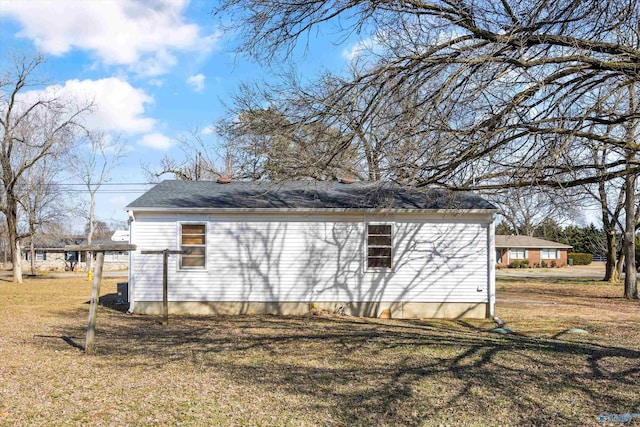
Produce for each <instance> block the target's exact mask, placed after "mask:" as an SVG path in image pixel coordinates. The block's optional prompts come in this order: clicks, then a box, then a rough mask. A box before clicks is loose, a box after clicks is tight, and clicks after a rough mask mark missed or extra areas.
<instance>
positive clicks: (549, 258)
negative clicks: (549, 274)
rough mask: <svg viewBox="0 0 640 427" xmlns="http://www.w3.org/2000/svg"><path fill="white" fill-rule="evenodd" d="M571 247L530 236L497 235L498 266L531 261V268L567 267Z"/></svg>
mask: <svg viewBox="0 0 640 427" xmlns="http://www.w3.org/2000/svg"><path fill="white" fill-rule="evenodd" d="M569 249H571V246H569V245H564V244H562V243H558V242H552V241H550V240H544V239H538V238H536V237H529V236H504V235H496V265H497V266H498V267H508V266H509V264H510V263H511V262H513V261H521V260H525V259H526V260H529V265H530V266H542V263H544V264H546V265H547V266H552V264H553V263H555V265H556V266H558V267H564V266H566V265H567V252H568V250H569Z"/></svg>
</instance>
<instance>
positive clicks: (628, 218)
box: [623, 153, 638, 299]
mask: <svg viewBox="0 0 640 427" xmlns="http://www.w3.org/2000/svg"><path fill="white" fill-rule="evenodd" d="M632 158H633V154H632V153H628V154H627V167H630V166H629V164H630V161H631V160H632ZM625 180H626V183H625V187H626V188H625V200H624V208H625V230H624V245H623V252H624V256H625V263H624V265H625V275H624V297H625V298H627V299H638V281H637V275H638V272H637V270H636V239H635V237H636V236H635V234H636V221H635V201H636V199H635V196H636V195H635V189H636V176H635V175H634V174H633V173H628V174H627V175H626V177H625Z"/></svg>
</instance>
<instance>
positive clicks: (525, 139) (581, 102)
mask: <svg viewBox="0 0 640 427" xmlns="http://www.w3.org/2000/svg"><path fill="white" fill-rule="evenodd" d="M218 13H231V14H233V16H234V18H236V21H235V22H237V23H238V25H239V26H242V28H243V32H242V33H241V34H242V36H243V37H244V39H243V44H242V45H241V47H240V49H241V50H245V51H248V52H250V53H251V54H252V55H254V57H256V58H258V59H261V60H266V61H273V60H280V59H281V58H282V57H283V56H284V57H285V58H286V57H291V54H292V52H294V48H295V46H296V45H297V43H298V42H299V41H300V39H301V38H302V37H304V36H309V35H310V34H311V31H313V30H314V29H315V28H316V27H317V26H319V25H327V24H331V23H334V24H335V25H336V31H335V34H337V35H338V37H344V36H345V35H349V34H352V33H353V32H359V31H367V32H369V33H370V34H373V35H374V36H375V38H376V42H377V43H378V45H379V47H378V49H377V50H376V52H375V54H374V55H370V57H369V60H368V61H366V66H363V67H361V68H360V69H359V70H358V72H357V73H356V74H355V75H354V76H352V77H351V78H348V79H345V80H344V81H341V82H339V83H338V84H337V85H336V88H335V89H334V90H333V91H332V94H333V95H332V99H333V100H334V102H333V103H332V104H329V103H319V104H318V105H320V104H324V108H323V109H321V111H322V112H323V114H324V115H325V117H326V116H331V115H332V114H333V113H332V111H333V110H334V105H340V104H341V103H340V102H336V101H339V100H342V101H343V102H342V105H349V103H350V102H351V101H353V100H357V99H359V97H360V96H361V94H363V93H370V94H371V96H370V97H369V98H368V99H367V101H366V102H364V103H363V104H362V106H363V107H362V108H360V107H357V108H356V109H354V111H356V112H357V115H358V117H360V123H366V120H363V118H368V117H374V116H375V112H376V109H377V108H378V107H379V106H383V107H384V108H386V109H388V110H390V111H398V115H397V117H398V118H410V120H406V121H405V123H406V124H407V125H406V126H402V127H397V128H396V129H395V132H394V135H395V138H394V140H403V141H405V140H406V141H412V142H413V143H414V146H413V147H412V150H413V151H414V152H415V153H416V154H417V155H416V156H413V157H410V158H409V159H408V160H407V161H406V164H405V165H403V167H402V171H403V173H402V175H401V176H409V177H411V179H410V182H412V183H414V184H415V185H418V186H424V185H432V184H435V185H440V186H444V187H447V188H452V189H455V190H458V189H478V190H500V189H503V188H504V187H505V186H509V187H513V188H524V187H531V186H533V187H535V186H546V187H551V188H558V189H566V188H570V187H579V186H584V185H588V184H597V183H598V182H599V181H601V180H610V179H615V178H617V177H625V179H627V180H633V179H635V178H634V177H635V176H636V175H637V174H638V172H639V171H640V165H639V164H638V162H637V160H636V158H635V153H636V152H637V151H638V150H639V148H638V147H639V145H638V144H637V142H636V139H635V133H633V132H629V129H630V127H633V123H635V121H636V120H637V118H638V117H637V116H638V113H637V111H636V109H634V108H629V107H630V105H629V104H630V103H629V102H625V103H623V104H622V105H619V104H616V102H615V101H616V100H619V99H620V98H621V97H623V96H624V94H627V93H628V92H629V91H630V89H629V88H631V87H635V86H637V85H638V84H640V75H639V74H638V71H637V63H638V62H639V61H640V50H639V49H638V39H639V37H640V33H639V31H638V28H640V8H639V7H638V5H637V2H632V1H630V0H626V1H622V2H620V1H616V2H613V1H608V0H604V1H600V0H597V1H596V0H594V1H587V2H577V1H573V0H556V1H550V0H542V1H540V2H537V3H536V4H535V5H531V4H529V3H523V2H518V1H511V0H505V1H501V2H490V1H472V0H462V1H457V2H453V3H452V2H449V1H446V0H427V1H408V0H407V1H404V0H402V1H397V2H377V1H376V2H373V1H368V2H345V1H342V0H311V1H308V2H284V1H280V0H271V1H253V0H226V1H223V2H222V4H221V7H220V8H219V10H218ZM632 90H635V89H632ZM405 98H407V99H410V100H411V103H412V104H414V105H415V106H416V107H418V108H412V109H402V108H398V105H399V103H398V100H399V99H405ZM352 105H356V106H358V105H359V104H358V103H355V104H354V103H352ZM391 107H396V108H391ZM416 113H417V115H416ZM339 114H340V115H342V116H344V113H339ZM411 115H414V116H413V117H412V116H411ZM309 117H310V119H309V120H311V121H317V120H319V119H318V117H319V115H318V112H317V111H316V112H314V114H312V115H310V116H309ZM323 120H326V119H325V118H324V117H323ZM400 122H402V120H400ZM325 123H326V122H325ZM335 123H338V122H337V120H336V121H335ZM349 135H350V138H352V139H351V140H354V139H355V138H357V137H358V136H357V135H358V133H357V132H353V133H351V134H349ZM398 135H401V136H398ZM420 141H424V143H422V144H421V143H420ZM596 142H597V143H601V144H605V145H606V146H607V147H608V148H609V149H619V150H621V151H622V152H624V158H623V159H619V158H606V159H605V164H604V165H603V164H599V163H598V164H596V163H595V162H594V161H593V156H591V155H590V153H589V150H588V147H586V144H585V143H596ZM352 149H353V144H352V143H351V141H350V140H349V139H347V140H345V139H340V140H339V143H338V144H334V145H333V147H332V150H331V153H332V155H329V156H321V157H320V158H321V159H323V160H325V164H326V166H327V167H331V166H332V165H331V164H330V163H328V162H326V161H327V160H328V161H332V160H333V159H335V157H336V153H337V152H339V151H340V150H343V151H344V150H352ZM359 155H361V156H363V157H366V156H367V153H366V151H365V152H360V153H359ZM400 158H402V156H400ZM596 172H597V173H596ZM374 175H375V173H374ZM631 187H632V186H631V185H627V195H626V197H627V198H629V200H627V201H626V203H627V209H626V211H628V215H627V218H628V221H627V223H626V227H627V228H626V230H625V231H626V233H630V232H631V231H629V229H628V227H629V226H630V224H631V221H630V220H629V218H630V217H632V216H633V215H632V214H631V213H630V203H632V201H633V200H634V199H635V198H634V197H633V194H632V193H633V189H632V188H631ZM628 244H629V245H632V243H628ZM625 251H626V252H629V253H630V251H631V249H630V248H626V249H625ZM630 262H631V261H630V260H628V259H627V263H630ZM631 267H632V266H631V264H628V265H627V270H628V271H629V270H630V269H631ZM629 276H630V275H629ZM629 280H632V279H629ZM628 286H634V285H633V284H632V283H631V282H629V284H628ZM625 295H634V293H633V292H625Z"/></svg>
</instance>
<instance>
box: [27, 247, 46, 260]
mask: <svg viewBox="0 0 640 427" xmlns="http://www.w3.org/2000/svg"><path fill="white" fill-rule="evenodd" d="M35 252H36V261H46V260H47V253H46V252H45V251H40V250H36V251H35ZM26 260H27V261H31V251H27V252H26Z"/></svg>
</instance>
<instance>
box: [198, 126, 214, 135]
mask: <svg viewBox="0 0 640 427" xmlns="http://www.w3.org/2000/svg"><path fill="white" fill-rule="evenodd" d="M200 133H201V134H203V135H213V134H214V133H216V128H214V127H213V126H207V127H206V128H204V129H202V131H200Z"/></svg>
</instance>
